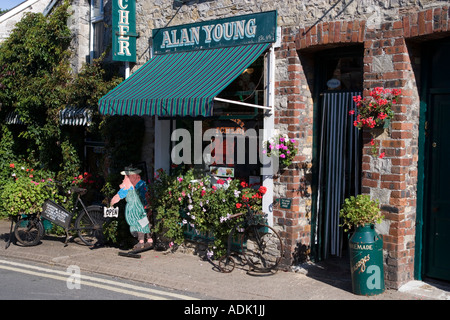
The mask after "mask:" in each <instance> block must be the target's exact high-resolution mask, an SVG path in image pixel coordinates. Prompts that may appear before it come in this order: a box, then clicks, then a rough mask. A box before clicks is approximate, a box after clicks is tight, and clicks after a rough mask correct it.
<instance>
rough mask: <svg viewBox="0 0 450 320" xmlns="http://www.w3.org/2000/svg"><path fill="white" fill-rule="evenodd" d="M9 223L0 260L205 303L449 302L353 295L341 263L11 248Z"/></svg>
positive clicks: (53, 246)
mask: <svg viewBox="0 0 450 320" xmlns="http://www.w3.org/2000/svg"><path fill="white" fill-rule="evenodd" d="M9 228H10V222H9V221H7V220H0V239H1V240H3V241H0V259H6V260H8V259H10V260H13V259H20V260H29V261H35V262H40V263H45V264H47V265H49V266H62V267H68V266H70V265H76V266H78V267H79V268H80V270H81V272H93V273H99V274H104V275H111V276H116V277H119V278H124V279H129V280H133V281H138V282H140V283H141V284H144V283H148V284H155V285H158V286H161V287H165V288H171V289H177V290H183V291H189V292H195V293H198V294H200V295H202V296H204V297H207V300H216V299H225V300H450V284H449V283H446V284H445V283H440V282H435V283H432V282H422V281H411V282H410V283H408V284H406V285H404V286H403V287H401V288H400V289H399V290H389V289H386V290H385V292H384V293H382V294H379V295H375V296H369V297H368V296H359V295H355V294H353V293H352V289H351V278H350V272H349V267H348V264H347V263H343V261H342V259H336V260H330V261H327V262H326V263H325V262H321V263H306V264H302V265H298V266H292V267H290V268H288V269H287V270H284V271H278V272H276V273H271V274H252V273H251V272H249V270H248V267H247V266H244V265H242V266H241V265H237V266H236V268H235V269H234V271H233V272H231V273H221V272H219V271H218V268H217V267H216V266H215V263H214V262H210V261H208V260H204V259H203V258H202V257H200V256H199V255H197V254H195V252H193V251H192V250H190V249H186V248H185V247H183V248H178V249H177V250H176V251H175V252H171V251H155V250H149V251H146V252H143V253H141V258H139V259H136V258H128V257H122V256H119V255H118V253H119V252H126V251H124V250H121V249H119V248H115V247H101V248H97V249H90V248H88V247H87V246H84V245H81V244H78V243H77V241H76V239H75V240H74V241H73V242H69V244H68V246H64V240H65V237H54V236H46V237H44V238H43V240H42V241H41V243H39V244H38V245H36V246H33V247H23V246H20V244H15V243H11V245H10V246H9V248H8V249H5V244H6V240H7V239H8V238H9Z"/></svg>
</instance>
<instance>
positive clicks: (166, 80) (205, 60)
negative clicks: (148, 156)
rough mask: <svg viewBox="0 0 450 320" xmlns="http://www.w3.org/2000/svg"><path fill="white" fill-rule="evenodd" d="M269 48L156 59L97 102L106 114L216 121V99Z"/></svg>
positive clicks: (220, 50) (260, 46) (247, 47)
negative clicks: (199, 118)
mask: <svg viewBox="0 0 450 320" xmlns="http://www.w3.org/2000/svg"><path fill="white" fill-rule="evenodd" d="M268 46H269V43H263V44H254V45H245V46H235V47H226V48H217V49H209V50H199V51H188V52H180V53H173V54H164V55H158V56H155V57H154V58H153V59H151V60H149V61H148V62H147V63H145V64H144V65H143V66H142V67H141V68H139V69H138V70H137V71H136V72H135V73H133V74H132V75H131V76H130V77H128V79H126V80H125V81H123V82H122V83H121V84H119V85H118V86H117V87H116V88H114V89H113V90H111V91H110V92H109V93H107V94H106V95H105V96H104V97H102V98H101V99H100V101H99V110H100V113H102V114H110V115H115V114H117V115H158V116H163V117H172V116H193V117H195V116H206V117H207V116H212V114H213V99H214V97H216V96H217V95H218V94H219V93H220V92H221V91H222V90H224V89H225V88H226V87H227V86H228V85H229V84H230V83H231V82H232V81H233V80H234V79H236V78H237V77H238V76H239V75H240V74H241V73H242V72H243V71H244V70H245V68H247V67H248V66H249V65H250V64H251V63H252V62H253V61H255V60H256V58H257V57H258V56H259V55H261V53H263V52H264V50H266V49H267V47H268Z"/></svg>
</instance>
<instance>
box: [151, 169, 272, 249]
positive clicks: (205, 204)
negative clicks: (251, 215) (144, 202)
mask: <svg viewBox="0 0 450 320" xmlns="http://www.w3.org/2000/svg"><path fill="white" fill-rule="evenodd" d="M265 192H266V189H265V187H259V189H258V188H257V186H256V188H254V186H252V187H250V186H248V185H247V183H245V182H241V181H239V180H238V179H227V180H221V179H219V180H218V181H217V185H213V186H210V181H209V180H208V179H207V178H206V177H196V176H195V174H194V170H193V169H190V170H188V171H187V172H184V171H183V168H181V167H177V168H174V169H173V170H172V172H171V173H170V174H168V173H167V172H165V171H163V170H162V169H159V170H158V171H157V173H156V176H155V181H154V183H153V184H152V185H151V186H150V198H151V200H150V202H151V206H152V208H153V209H154V211H155V212H156V226H155V227H156V232H157V233H160V234H164V236H165V237H167V238H169V239H172V240H173V241H174V242H175V243H177V244H180V243H182V242H183V241H184V231H185V230H186V228H187V227H188V226H190V227H191V228H195V230H196V231H198V232H205V233H207V232H210V231H212V232H213V234H214V242H213V243H212V244H211V246H210V249H211V250H213V251H214V253H215V255H216V257H220V256H221V255H223V254H224V253H225V251H226V245H227V240H228V235H229V234H230V232H231V230H232V228H233V227H234V226H235V225H236V223H238V224H239V225H240V226H241V227H242V226H243V223H244V216H240V217H238V218H233V219H231V218H230V216H231V215H233V214H236V213H241V212H246V210H247V207H246V204H248V205H249V206H250V207H251V208H252V210H254V211H261V203H262V197H263V195H264V194H265Z"/></svg>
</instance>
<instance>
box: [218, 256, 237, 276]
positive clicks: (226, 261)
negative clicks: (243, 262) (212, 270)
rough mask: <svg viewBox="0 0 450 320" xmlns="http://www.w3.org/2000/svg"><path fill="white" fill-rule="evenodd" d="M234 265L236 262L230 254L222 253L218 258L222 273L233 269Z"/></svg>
mask: <svg viewBox="0 0 450 320" xmlns="http://www.w3.org/2000/svg"><path fill="white" fill-rule="evenodd" d="M235 266H236V263H235V262H234V259H233V257H232V256H228V255H224V256H223V257H222V258H220V260H219V269H220V271H222V272H223V273H230V272H231V271H233V270H234V267H235Z"/></svg>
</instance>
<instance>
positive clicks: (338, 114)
mask: <svg viewBox="0 0 450 320" xmlns="http://www.w3.org/2000/svg"><path fill="white" fill-rule="evenodd" d="M314 65H315V66H316V67H315V79H316V82H315V83H316V90H315V122H314V128H315V137H314V144H315V150H316V152H315V157H314V162H315V163H314V167H315V175H314V176H315V186H316V188H315V190H316V192H315V194H314V197H313V200H314V205H313V215H312V220H313V221H312V242H311V243H312V248H311V249H312V255H313V258H314V259H315V260H317V261H319V260H325V259H327V258H329V257H330V256H337V257H341V256H342V255H343V253H344V251H345V250H346V249H347V241H345V239H347V237H346V236H345V235H344V233H343V228H342V227H340V226H339V211H340V209H341V205H342V203H343V201H344V199H345V198H346V197H348V196H350V195H357V194H359V193H360V191H361V152H362V137H361V132H360V131H359V130H358V129H357V128H356V127H354V126H353V121H354V119H353V117H354V116H351V115H349V111H350V110H351V109H354V108H355V106H354V102H353V96H356V95H361V94H362V85H363V49H362V47H351V48H350V47H349V48H337V49H332V50H328V51H324V52H321V53H320V54H317V55H316V57H315V61H314Z"/></svg>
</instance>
